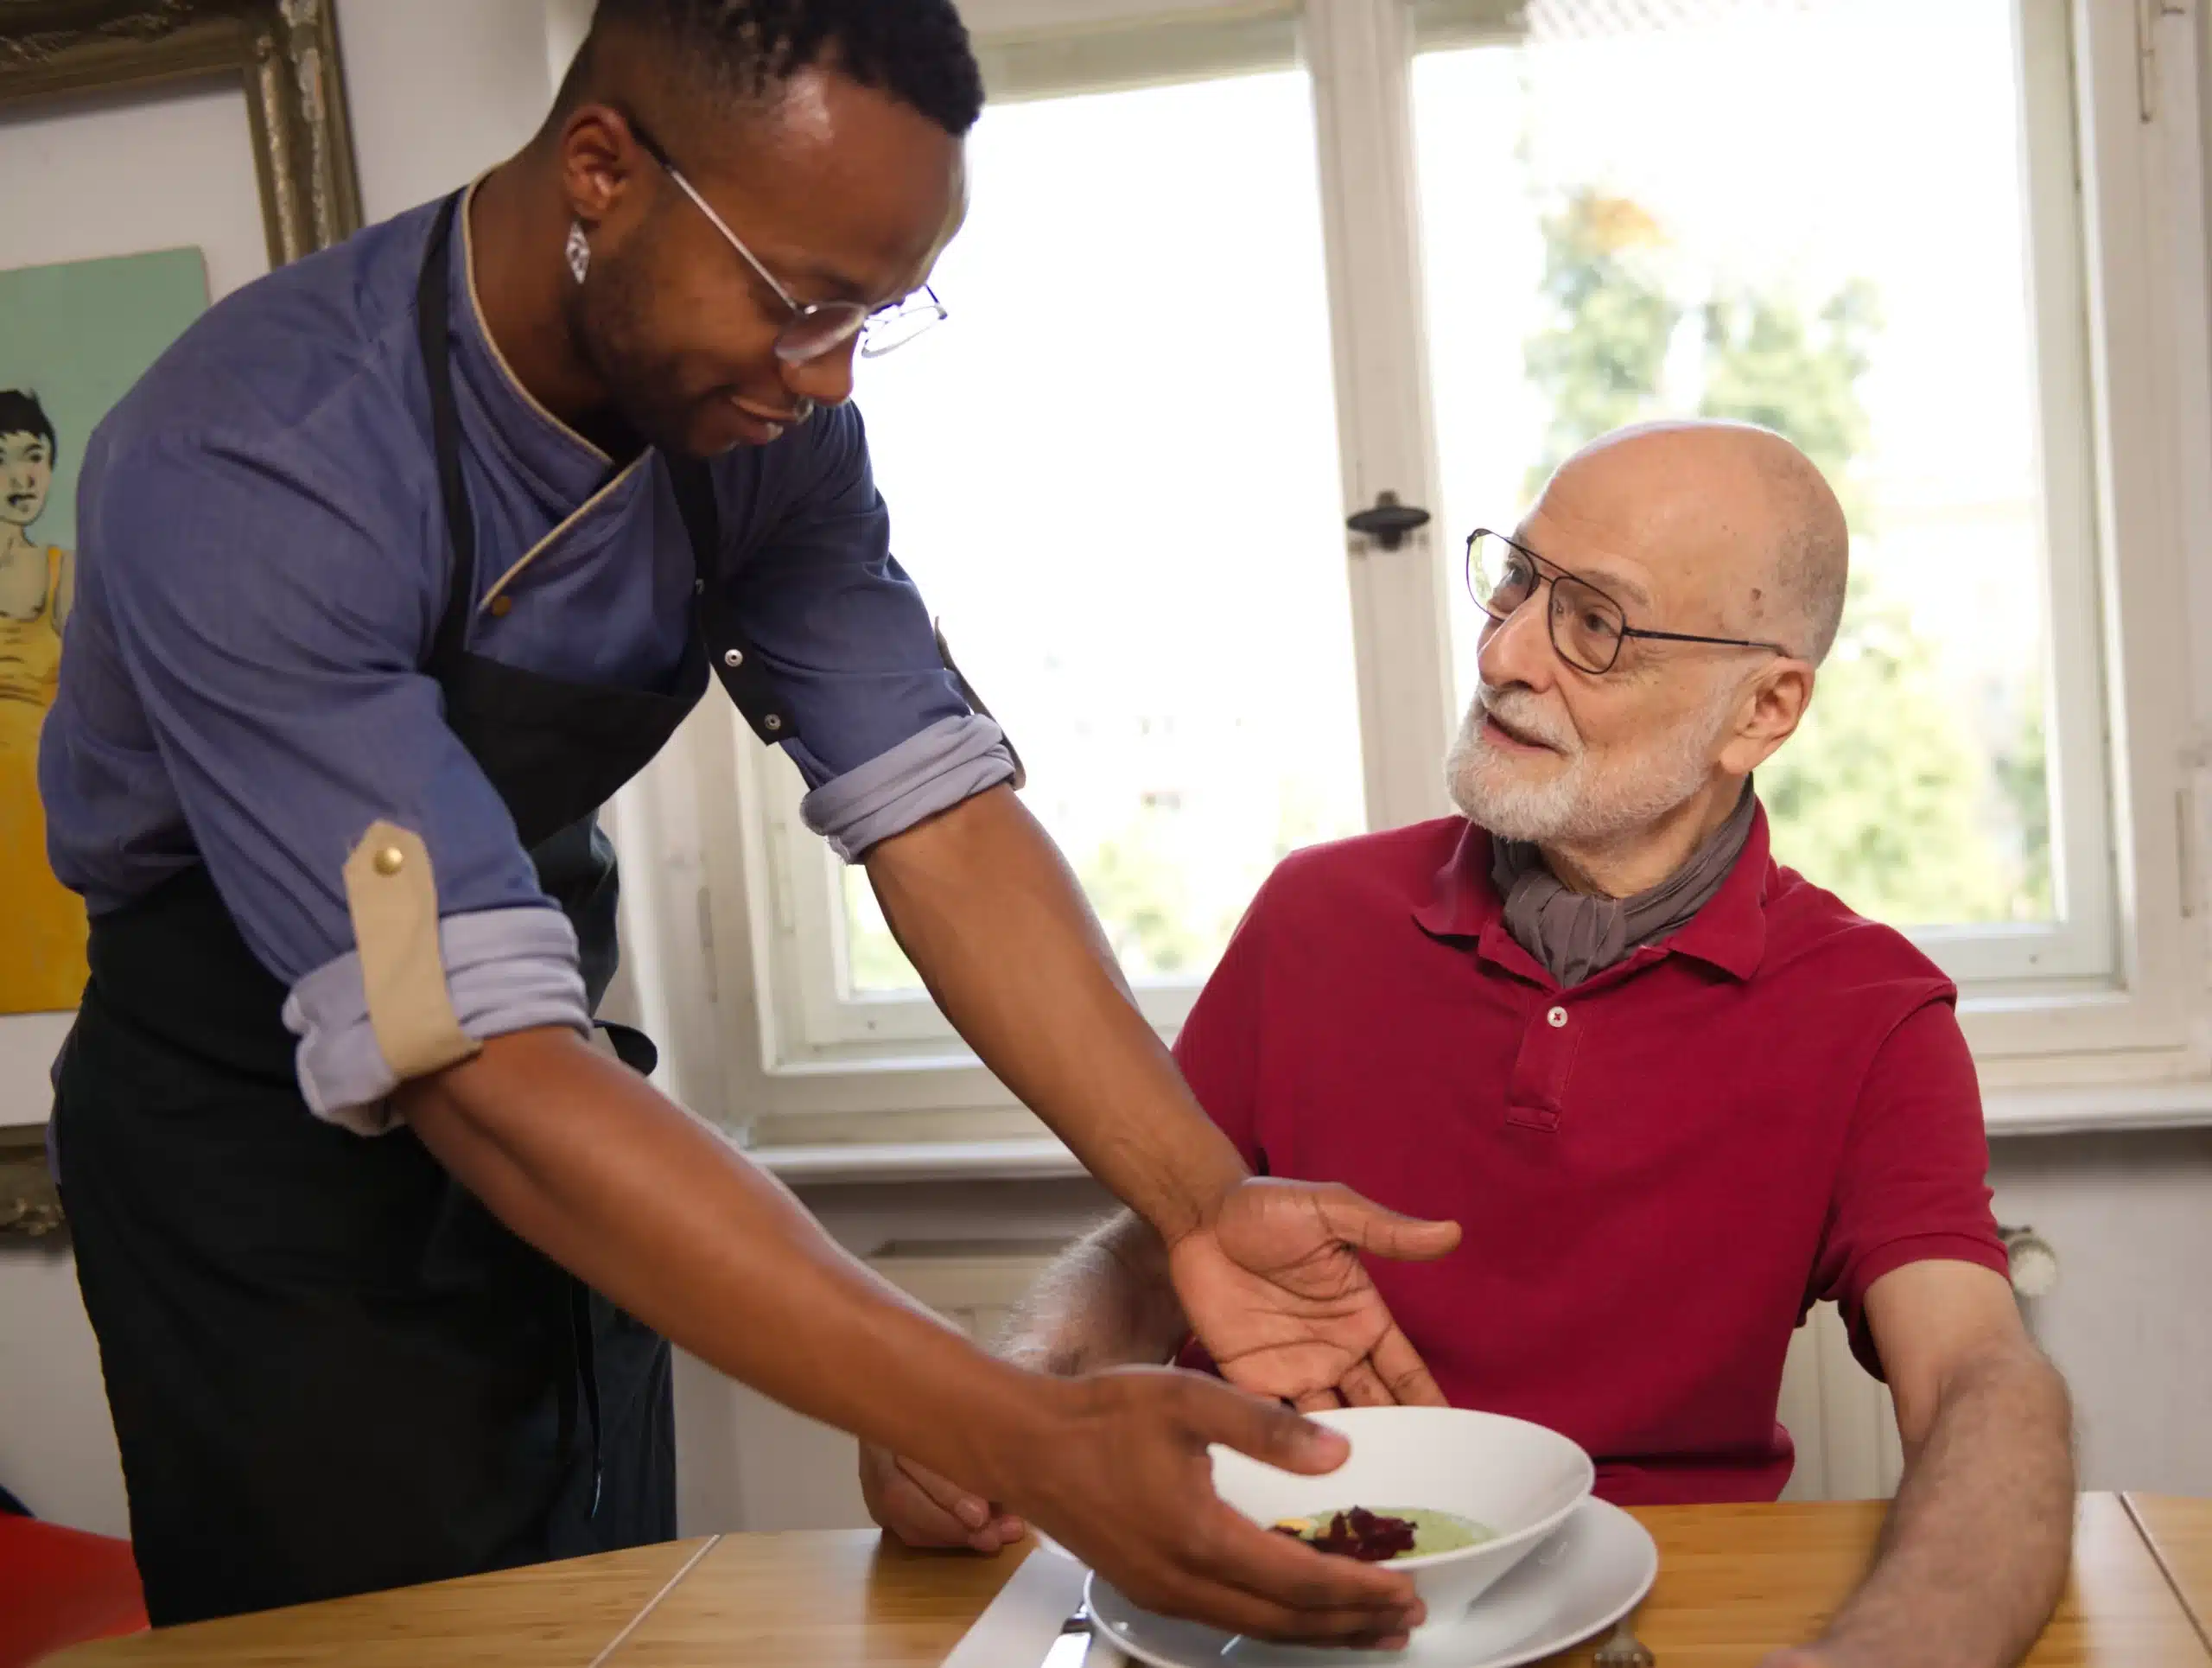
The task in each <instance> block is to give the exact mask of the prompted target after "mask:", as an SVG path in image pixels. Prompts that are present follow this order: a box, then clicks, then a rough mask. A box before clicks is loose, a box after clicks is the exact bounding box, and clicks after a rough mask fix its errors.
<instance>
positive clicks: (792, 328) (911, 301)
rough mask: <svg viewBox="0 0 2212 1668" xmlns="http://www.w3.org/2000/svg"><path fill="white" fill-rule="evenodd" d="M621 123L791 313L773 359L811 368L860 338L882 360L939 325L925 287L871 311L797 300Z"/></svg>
mask: <svg viewBox="0 0 2212 1668" xmlns="http://www.w3.org/2000/svg"><path fill="white" fill-rule="evenodd" d="M623 119H624V120H625V121H626V122H628V124H629V127H630V137H632V138H633V139H635V140H636V141H637V142H638V148H639V150H643V151H644V152H645V155H646V156H650V157H652V159H653V161H654V162H657V163H658V164H659V165H660V169H661V171H662V172H663V173H664V174H666V175H668V177H669V178H670V179H671V180H673V181H676V185H677V189H678V190H680V191H681V192H683V194H684V195H685V196H687V197H689V198H690V200H691V201H692V202H693V203H694V204H695V205H696V207H698V210H699V212H700V213H702V214H704V215H705V216H706V217H707V219H708V220H709V221H710V222H711V223H712V224H713V226H714V228H715V231H717V232H721V234H722V237H723V239H724V240H726V241H727V242H728V245H729V246H730V247H731V248H732V249H734V250H735V251H737V252H738V253H739V254H740V255H741V256H742V257H744V258H745V264H747V266H749V267H751V268H752V269H753V273H754V274H755V276H757V277H759V278H760V282H761V283H765V284H766V285H767V286H768V288H769V290H770V291H771V292H772V293H773V295H774V296H775V297H776V299H777V300H778V301H779V302H783V304H784V305H785V307H786V308H787V309H790V312H791V317H790V318H788V319H786V320H785V322H784V328H782V329H781V330H780V331H779V332H778V333H777V334H776V349H775V352H776V357H777V358H778V359H779V360H782V361H783V362H784V363H785V364H786V365H808V364H811V363H812V362H813V361H814V360H818V359H821V358H823V356H824V355H825V354H829V353H836V351H837V349H839V348H840V347H843V346H844V345H845V344H846V343H847V342H849V341H851V340H852V339H853V338H854V337H855V336H858V337H859V338H860V339H861V358H862V359H881V358H882V357H883V356H884V355H885V354H886V353H890V352H892V351H893V349H895V348H899V347H905V346H906V344H907V343H908V342H910V341H913V339H914V338H915V337H917V336H918V335H920V334H922V333H923V332H924V331H925V330H927V329H929V328H931V326H933V325H937V324H941V323H943V322H944V320H945V317H946V313H945V309H944V302H941V301H939V300H938V298H937V291H936V290H932V289H931V288H930V287H929V286H928V285H927V284H924V285H923V286H922V287H921V288H920V289H919V290H916V291H914V293H913V294H912V295H911V296H907V297H906V299H905V300H904V301H901V302H893V303H892V304H891V305H890V306H888V307H884V308H880V309H874V310H871V309H869V308H868V306H867V305H866V304H865V303H863V302H856V301H818V302H802V301H799V300H798V299H797V298H796V297H795V296H792V294H791V291H790V290H786V289H785V288H784V286H783V285H782V284H781V283H778V282H777V281H776V275H775V274H774V273H772V272H771V271H769V270H768V269H767V268H766V266H764V265H762V264H760V257H758V256H757V255H755V254H754V253H753V251H751V250H750V249H747V247H746V246H745V239H742V238H741V237H739V236H738V235H737V233H736V232H733V231H731V230H730V229H729V223H728V221H727V220H723V219H722V217H721V215H720V214H718V213H715V207H714V205H713V204H711V203H709V201H707V200H706V199H705V198H704V197H702V196H701V195H700V194H699V189H698V188H697V187H696V186H695V185H693V184H692V183H691V181H690V180H688V179H686V178H685V177H684V176H683V169H680V168H678V167H677V165H676V164H675V162H673V161H671V159H670V156H669V154H668V152H667V151H666V150H663V149H662V147H661V144H660V142H659V141H658V139H655V138H654V137H652V135H651V134H649V133H647V132H646V131H645V129H644V128H643V127H641V126H639V124H638V122H637V120H636V118H633V117H630V116H627V115H626V116H625V117H624V118H623Z"/></svg>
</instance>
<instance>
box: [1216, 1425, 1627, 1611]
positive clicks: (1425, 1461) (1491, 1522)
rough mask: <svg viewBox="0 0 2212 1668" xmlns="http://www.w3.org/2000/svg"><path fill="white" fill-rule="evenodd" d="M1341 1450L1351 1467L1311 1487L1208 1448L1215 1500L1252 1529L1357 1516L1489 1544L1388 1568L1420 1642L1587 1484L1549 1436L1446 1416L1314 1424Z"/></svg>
mask: <svg viewBox="0 0 2212 1668" xmlns="http://www.w3.org/2000/svg"><path fill="white" fill-rule="evenodd" d="M1313 1417H1314V1420H1315V1421H1316V1423H1320V1424H1325V1425H1326V1426H1328V1427H1329V1428H1330V1429H1332V1430H1340V1431H1342V1432H1343V1433H1344V1435H1345V1436H1348V1437H1350V1438H1351V1458H1350V1459H1348V1460H1346V1461H1344V1464H1343V1465H1341V1466H1339V1467H1338V1468H1337V1469H1336V1470H1334V1471H1332V1472H1330V1473H1328V1474H1326V1475H1325V1476H1319V1477H1301V1476H1299V1475H1297V1474H1294V1473H1292V1472H1288V1471H1278V1470H1277V1469H1276V1468H1275V1467H1273V1466H1271V1465H1262V1463H1261V1462H1260V1461H1257V1460H1254V1459H1249V1458H1247V1457H1246V1456H1245V1455H1242V1454H1239V1453H1236V1451H1234V1450H1233V1449H1230V1448H1221V1447H1218V1446H1217V1447H1215V1448H1213V1449H1212V1455H1213V1486H1214V1489H1215V1492H1216V1493H1218V1494H1219V1495H1220V1496H1221V1498H1222V1499H1224V1500H1225V1501H1227V1502H1228V1503H1229V1504H1230V1506H1232V1507H1234V1508H1235V1509H1236V1511H1238V1512H1243V1514H1244V1515H1245V1516H1246V1517H1248V1518H1251V1519H1252V1520H1253V1521H1254V1522H1255V1523H1258V1524H1262V1525H1268V1524H1273V1523H1276V1522H1278V1521H1280V1520H1281V1519H1282V1518H1304V1517H1314V1516H1318V1515H1321V1514H1324V1513H1326V1512H1342V1511H1344V1510H1347V1509H1348V1508H1350V1507H1351V1506H1365V1507H1367V1508H1368V1509H1369V1510H1370V1511H1375V1512H1383V1511H1389V1510H1390V1509H1391V1508H1393V1507H1401V1508H1403V1507H1413V1508H1417V1509H1421V1510H1425V1511H1430V1512H1452V1513H1454V1514H1456V1515H1457V1516H1459V1517H1462V1518H1471V1519H1472V1520H1473V1521H1474V1522H1476V1523H1478V1524H1480V1525H1483V1526H1484V1528H1486V1529H1490V1530H1492V1531H1496V1536H1497V1537H1496V1538H1495V1539H1493V1540H1487V1541H1483V1542H1481V1543H1479V1544H1477V1545H1474V1546H1467V1547H1462V1548H1460V1549H1459V1550H1458V1551H1455V1552H1434V1553H1431V1554H1430V1555H1428V1556H1427V1557H1418V1558H1394V1559H1392V1560H1391V1562H1390V1568H1391V1569H1402V1570H1403V1571H1405V1572H1406V1574H1408V1575H1409V1576H1412V1577H1413V1580H1414V1588H1415V1589H1416V1590H1417V1591H1418V1592H1419V1593H1420V1594H1421V1600H1422V1601H1423V1602H1424V1603H1425V1604H1426V1605H1427V1607H1428V1620H1427V1622H1426V1623H1424V1624H1423V1625H1422V1627H1421V1630H1420V1631H1421V1632H1423V1633H1427V1632H1428V1631H1430V1630H1431V1629H1433V1628H1437V1627H1445V1626H1448V1625H1449V1624H1451V1623H1452V1622H1454V1621H1457V1620H1459V1617H1460V1616H1461V1615H1463V1614H1465V1611H1466V1609H1467V1607H1468V1606H1469V1605H1471V1604H1472V1603H1473V1602H1474V1601H1476V1600H1477V1599H1478V1598H1480V1597H1481V1596H1482V1595H1484V1593H1485V1592H1487V1591H1488V1590H1489V1589H1490V1588H1491V1584H1492V1583H1494V1582H1497V1581H1499V1580H1500V1579H1502V1578H1503V1576H1505V1574H1506V1572H1507V1571H1509V1570H1510V1569H1512V1568H1513V1567H1514V1565H1516V1564H1517V1563H1520V1562H1521V1560H1522V1558H1524V1557H1527V1556H1528V1555H1529V1553H1531V1552H1533V1551H1535V1550H1536V1548H1537V1547H1538V1546H1539V1545H1541V1544H1542V1543H1543V1541H1544V1538H1545V1537H1547V1536H1548V1535H1549V1534H1550V1533H1551V1532H1552V1531H1554V1529H1556V1528H1558V1527H1559V1526H1560V1525H1561V1524H1562V1523H1564V1522H1566V1521H1567V1516H1568V1514H1569V1513H1570V1512H1573V1510H1574V1508H1575V1507H1576V1506H1580V1504H1581V1503H1582V1501H1583V1499H1585V1498H1586V1496H1587V1495H1588V1494H1589V1493H1590V1489H1591V1486H1592V1484H1593V1483H1594V1482H1595V1481H1596V1480H1597V1467H1595V1466H1593V1465H1592V1463H1591V1461H1590V1456H1589V1455H1587V1454H1586V1453H1584V1452H1583V1451H1582V1449H1581V1448H1580V1447H1578V1446H1577V1445H1576V1444H1575V1443H1573V1442H1570V1441H1568V1440H1567V1438H1566V1437H1564V1436H1560V1434H1559V1433H1558V1432H1557V1431H1555V1430H1547V1429H1544V1427H1543V1426H1541V1425H1535V1424H1530V1423H1529V1422H1528V1421H1527V1420H1525V1419H1509V1418H1507V1417H1505V1416H1504V1415H1503V1414H1501V1413H1478V1412H1476V1411H1474V1410H1471V1409H1468V1408H1456V1407H1355V1408H1343V1409H1339V1410H1336V1411H1333V1412H1328V1413H1318V1414H1315V1415H1314V1416H1313Z"/></svg>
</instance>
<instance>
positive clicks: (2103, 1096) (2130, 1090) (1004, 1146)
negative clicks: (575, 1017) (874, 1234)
mask: <svg viewBox="0 0 2212 1668" xmlns="http://www.w3.org/2000/svg"><path fill="white" fill-rule="evenodd" d="M1983 1099H1984V1119H1985V1124H1986V1128H1987V1129H1988V1131H1989V1134H1990V1136H1991V1137H1992V1138H1993V1139H2002V1138H2005V1137H2009V1136H2041V1135H2080V1134H2090V1133H2095V1134H2106V1133H2118V1132H2126V1131H2131V1130H2186V1129H2203V1128H2208V1127H2212V1079H2194V1080H2190V1081H2186V1082H2179V1083H2159V1084H2125V1085H2105V1086H2102V1087H2100V1086H2096V1085H2086V1086H2075V1085H2069V1086H2066V1087H2062V1088H2050V1089H1994V1090H1992V1091H1990V1092H1988V1093H1987V1094H1986V1096H1985V1097H1984V1098H1983ZM897 1117H898V1115H897V1114H895V1113H894V1114H892V1115H891V1118H890V1121H891V1122H893V1123H895V1122H896V1121H897ZM747 1156H748V1157H749V1158H751V1159H752V1160H753V1162H755V1163H756V1164H759V1165H760V1167H761V1168H763V1169H765V1170H767V1171H768V1172H770V1173H771V1174H772V1175H775V1176H777V1177H778V1178H779V1179H780V1180H782V1181H785V1182H788V1183H789V1184H791V1186H793V1187H833V1186H880V1185H883V1184H886V1183H893V1182H906V1181H1065V1180H1068V1179H1070V1178H1072V1177H1077V1176H1080V1175H1083V1174H1084V1168H1083V1166H1082V1165H1081V1164H1080V1163H1079V1162H1077V1159H1076V1156H1075V1155H1074V1154H1073V1153H1071V1152H1070V1151H1069V1150H1068V1149H1067V1148H1066V1147H1065V1146H1063V1145H1062V1144H1061V1143H1059V1142H1058V1141H1057V1140H1055V1139H1053V1138H1052V1136H1014V1137H1007V1138H1001V1139H995V1140H980V1141H978V1140H945V1141H840V1142H815V1143H778V1144H776V1145H772V1146H766V1147H757V1148H754V1149H752V1150H751V1151H750V1152H749V1153H748V1154H747Z"/></svg>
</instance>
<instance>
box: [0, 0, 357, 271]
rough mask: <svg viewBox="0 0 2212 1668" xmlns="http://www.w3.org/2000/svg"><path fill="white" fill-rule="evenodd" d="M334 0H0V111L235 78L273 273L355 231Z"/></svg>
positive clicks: (352, 174)
mask: <svg viewBox="0 0 2212 1668" xmlns="http://www.w3.org/2000/svg"><path fill="white" fill-rule="evenodd" d="M335 3H336V0H0V109H6V108H8V107H10V106H20V105H25V104H28V103H30V102H32V101H34V100H44V99H62V98H67V97H68V96H70V95H73V94H83V93H88V92H103V93H111V94H112V93H115V92H129V91H132V90H137V89H143V88H150V87H156V86H160V85H162V84H163V83H168V82H176V81H185V80H207V79H210V78H214V77H222V78H226V79H231V78H235V79H236V80H238V82H239V83H240V84H241V86H242V89H243V91H244V92H245V107H246V119H247V121H248V122H249V123H250V124H251V128H252V133H253V150H254V163H255V168H256V170H257V173H258V175H259V176H260V186H261V207H262V218H263V220H264V223H265V224H266V226H267V228H268V233H269V264H270V265H271V266H282V265H283V264H284V263H285V262H287V261H292V260H297V259H298V258H300V257H301V256H302V255H305V254H308V253H309V252H310V251H314V250H317V249H321V248H323V247H324V246H325V245H329V244H334V243H336V242H338V241H339V240H340V239H343V238H346V237H349V236H351V235H352V234H353V232H356V231H358V230H359V229H360V224H361V188H360V182H359V177H358V176H357V175H356V173H355V171H354V167H353V137H352V128H351V126H350V124H348V122H347V120H346V85H345V77H344V74H343V73H342V71H341V69H340V64H339V59H338V28H337V22H336V19H335V16H334V5H335Z"/></svg>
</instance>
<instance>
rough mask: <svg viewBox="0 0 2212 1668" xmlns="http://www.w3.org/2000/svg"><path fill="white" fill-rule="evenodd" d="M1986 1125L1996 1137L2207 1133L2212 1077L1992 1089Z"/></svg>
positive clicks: (1985, 1106) (1985, 1101)
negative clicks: (2169, 1080)
mask: <svg viewBox="0 0 2212 1668" xmlns="http://www.w3.org/2000/svg"><path fill="white" fill-rule="evenodd" d="M1982 1123H1983V1126H1984V1127H1985V1128H1986V1129H1987V1130H1988V1131H1989V1133H1990V1135H1991V1136H2016V1135H2083V1134H2093V1133H2094V1134H2102V1133H2105V1132H2107V1131H2121V1130H2195V1129H2203V1128H2206V1127H2208V1126H2212V1079H2207V1078H2192V1079H2183V1080H2182V1081H2180V1082H2174V1083H2123V1084H2104V1085H2098V1084H2081V1085H2076V1084H2067V1085H2060V1086H2056V1087H2053V1088H2048V1089H1991V1090H1989V1091H1987V1092H1985V1093H1984V1094H1983V1096H1982Z"/></svg>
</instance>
